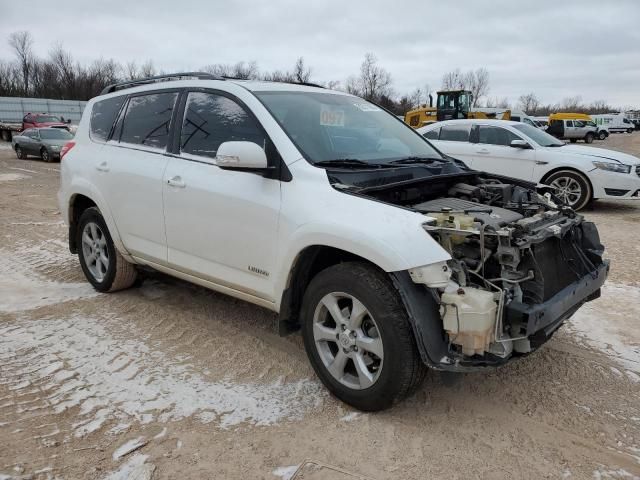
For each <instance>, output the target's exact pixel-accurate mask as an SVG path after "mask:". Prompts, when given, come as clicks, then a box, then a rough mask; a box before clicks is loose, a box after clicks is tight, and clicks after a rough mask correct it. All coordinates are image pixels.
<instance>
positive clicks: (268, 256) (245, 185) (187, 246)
mask: <svg viewBox="0 0 640 480" xmlns="http://www.w3.org/2000/svg"><path fill="white" fill-rule="evenodd" d="M181 124H182V128H181V132H180V142H179V147H178V148H179V152H176V155H175V156H174V157H173V158H171V160H170V161H169V164H168V165H167V169H166V171H165V175H164V182H163V183H164V214H165V225H166V238H167V245H168V258H169V264H170V265H171V266H172V267H173V268H176V269H178V270H180V271H183V272H185V273H188V274H192V275H196V276H198V277H201V278H204V279H207V280H209V281H212V282H214V283H217V284H219V285H222V286H226V287H228V288H232V289H234V290H239V291H243V292H244V293H248V294H251V295H254V296H257V297H260V298H263V299H265V300H268V301H274V300H275V299H274V292H273V282H272V278H273V275H274V274H275V257H276V244H277V235H278V217H279V212H280V182H279V181H278V180H275V179H271V178H265V177H263V176H262V175H260V174H256V173H252V172H246V171H244V172H243V171H237V170H230V169H223V168H220V167H218V166H216V165H215V160H214V159H215V156H216V151H217V150H218V147H219V146H220V144H221V143H223V142H226V141H250V142H254V143H256V144H258V145H260V146H261V147H263V148H266V146H267V145H269V142H270V140H269V139H268V138H267V136H266V134H265V133H264V132H263V130H262V128H261V127H260V125H259V124H258V122H257V120H255V119H254V117H253V116H252V115H251V114H250V113H249V112H248V111H247V110H246V109H245V108H244V107H243V106H242V105H241V104H240V103H238V102H237V101H236V100H235V99H233V98H230V97H228V96H226V95H224V94H221V93H213V92H190V93H189V95H188V97H187V98H186V104H185V109H184V115H183V118H182V119H181ZM270 150H271V149H270Z"/></svg>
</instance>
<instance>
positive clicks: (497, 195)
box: [59, 74, 608, 410]
mask: <svg viewBox="0 0 640 480" xmlns="http://www.w3.org/2000/svg"><path fill="white" fill-rule="evenodd" d="M62 157H63V159H62V167H61V188H60V192H59V201H60V208H61V211H62V212H63V215H64V218H65V220H66V222H67V223H68V225H69V246H70V249H71V251H72V252H74V253H78V254H79V258H80V264H81V266H82V269H83V271H84V273H85V275H86V277H87V279H88V280H89V282H91V284H93V286H94V287H95V288H96V289H97V290H99V291H102V292H112V291H116V290H119V289H123V288H127V287H129V286H132V285H133V284H134V283H135V281H136V278H137V277H138V274H139V272H138V268H139V266H146V267H151V268H153V269H156V270H159V271H162V272H166V273H168V274H171V275H174V276H176V277H179V278H182V279H185V280H188V281H190V282H194V283H197V284H200V285H204V286H205V287H208V288H211V289H213V290H217V291H219V292H222V293H225V294H229V295H232V296H235V297H238V298H241V299H243V300H247V301H249V302H252V303H255V304H257V305H261V306H263V307H266V308H268V309H270V310H272V311H274V312H277V313H278V325H279V331H280V333H281V334H286V333H289V332H292V331H295V330H302V335H303V338H304V343H305V347H306V350H307V353H308V356H309V359H310V361H311V363H312V365H313V367H314V369H315V371H316V372H317V374H318V376H319V378H320V379H321V380H322V382H323V383H324V384H325V385H326V386H327V387H328V388H329V389H330V390H331V391H332V392H333V393H334V394H335V395H336V396H337V397H339V398H340V399H342V400H343V401H345V402H347V403H349V404H351V405H353V406H355V407H357V408H359V409H362V410H378V409H383V408H386V407H388V406H390V405H391V404H392V403H393V402H394V401H395V400H398V399H400V398H402V397H403V396H406V395H407V394H409V393H410V392H411V391H412V389H413V388H415V387H416V386H417V385H419V383H420V381H421V379H422V378H423V374H424V373H425V371H426V367H427V366H428V367H432V368H435V369H439V370H450V371H469V370H474V369H478V368H483V367H489V366H498V365H501V364H504V363H506V362H507V361H508V360H509V359H512V358H515V357H517V356H520V355H524V354H527V353H529V352H531V351H533V350H535V349H536V348H537V347H538V346H540V345H541V344H542V343H544V342H545V341H546V340H547V339H548V338H549V337H550V336H551V335H552V334H553V332H554V331H555V330H556V329H557V328H558V327H559V326H560V325H561V324H562V322H563V321H564V320H565V319H566V318H568V317H569V316H570V315H572V314H573V313H574V312H575V311H576V310H577V309H578V308H579V307H580V305H582V304H583V303H584V302H586V301H588V300H591V299H593V298H596V297H597V296H598V294H599V291H600V286H601V285H602V284H603V282H604V280H605V278H606V276H607V271H608V263H607V262H606V261H604V260H603V259H602V254H603V247H602V245H601V244H600V241H599V239H598V233H597V230H596V228H595V226H594V225H593V224H592V223H590V222H586V221H584V220H583V218H582V217H581V216H579V215H577V214H576V213H575V212H574V211H573V210H571V209H570V208H568V207H566V206H564V205H562V204H561V202H560V201H559V200H558V199H557V198H556V197H554V196H553V194H552V193H551V191H550V189H549V191H545V190H544V189H543V190H538V191H536V190H535V189H534V185H532V184H529V183H527V182H522V181H519V180H513V179H508V178H506V177H501V176H497V175H491V176H487V175H481V174H478V172H475V171H471V170H469V169H468V168H467V167H466V166H465V165H464V164H463V163H462V162H459V161H457V160H453V159H451V158H449V157H446V156H443V155H442V154H440V153H439V152H438V151H437V150H436V149H435V148H433V147H432V146H431V144H430V143H429V142H428V141H427V140H425V139H424V138H423V137H422V136H420V135H419V134H418V133H417V132H415V131H413V130H412V129H411V128H410V127H408V126H406V125H404V124H403V122H402V121H400V120H398V119H397V118H395V117H394V116H393V115H391V114H389V113H388V112H386V111H384V110H383V109H381V108H380V107H378V106H376V105H374V104H372V103H369V102H366V101H365V100H362V99H360V98H358V97H354V96H352V95H348V94H345V93H342V92H336V91H331V90H325V89H323V88H316V87H312V86H303V85H291V84H284V83H269V82H248V81H236V80H230V79H223V78H218V77H213V76H210V75H206V74H176V75H171V76H165V77H162V78H153V79H146V80H142V81H139V82H133V83H128V84H119V85H114V86H111V87H108V88H106V89H105V91H104V92H103V94H102V95H100V96H99V97H97V98H94V99H93V100H91V101H90V102H89V103H88V105H87V107H86V109H85V111H84V115H83V117H82V121H81V122H80V125H79V127H78V132H77V134H76V137H75V139H74V141H73V142H70V143H68V144H67V145H66V146H65V147H64V150H63V152H62ZM543 188H547V187H543Z"/></svg>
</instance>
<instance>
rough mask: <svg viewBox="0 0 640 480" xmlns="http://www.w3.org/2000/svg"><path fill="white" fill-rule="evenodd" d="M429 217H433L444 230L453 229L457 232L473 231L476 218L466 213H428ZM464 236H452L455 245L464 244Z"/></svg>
mask: <svg viewBox="0 0 640 480" xmlns="http://www.w3.org/2000/svg"><path fill="white" fill-rule="evenodd" d="M426 215H427V216H429V217H432V218H434V219H435V221H436V225H438V226H439V227H443V228H453V229H456V230H472V229H473V228H474V227H475V225H474V217H472V216H471V215H465V214H464V213H454V212H428V213H426ZM464 239H465V237H464V235H451V240H452V241H453V242H454V243H462V242H464Z"/></svg>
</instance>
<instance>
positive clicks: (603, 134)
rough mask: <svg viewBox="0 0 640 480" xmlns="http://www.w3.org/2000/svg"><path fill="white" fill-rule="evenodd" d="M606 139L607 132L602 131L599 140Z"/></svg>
mask: <svg viewBox="0 0 640 480" xmlns="http://www.w3.org/2000/svg"><path fill="white" fill-rule="evenodd" d="M605 138H607V132H605V131H604V130H602V131H601V132H600V133H598V139H599V140H604V139H605Z"/></svg>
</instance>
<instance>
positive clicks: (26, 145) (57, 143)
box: [11, 128, 73, 162]
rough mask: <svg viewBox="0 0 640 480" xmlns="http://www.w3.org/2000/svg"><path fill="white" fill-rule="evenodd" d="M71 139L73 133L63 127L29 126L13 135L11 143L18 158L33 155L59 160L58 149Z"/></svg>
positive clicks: (44, 158)
mask: <svg viewBox="0 0 640 480" xmlns="http://www.w3.org/2000/svg"><path fill="white" fill-rule="evenodd" d="M72 139H73V135H72V134H71V133H69V131H68V130H66V129H64V128H30V129H28V130H25V131H24V132H21V133H20V135H16V136H14V137H13V140H12V142H11V144H12V146H13V149H14V150H15V152H16V155H17V156H18V158H20V159H26V158H27V157H28V156H29V155H34V156H38V157H40V158H41V159H42V160H44V161H45V162H51V161H53V160H60V150H61V149H62V147H63V146H64V144H65V143H67V142H68V141H70V140H72Z"/></svg>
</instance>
